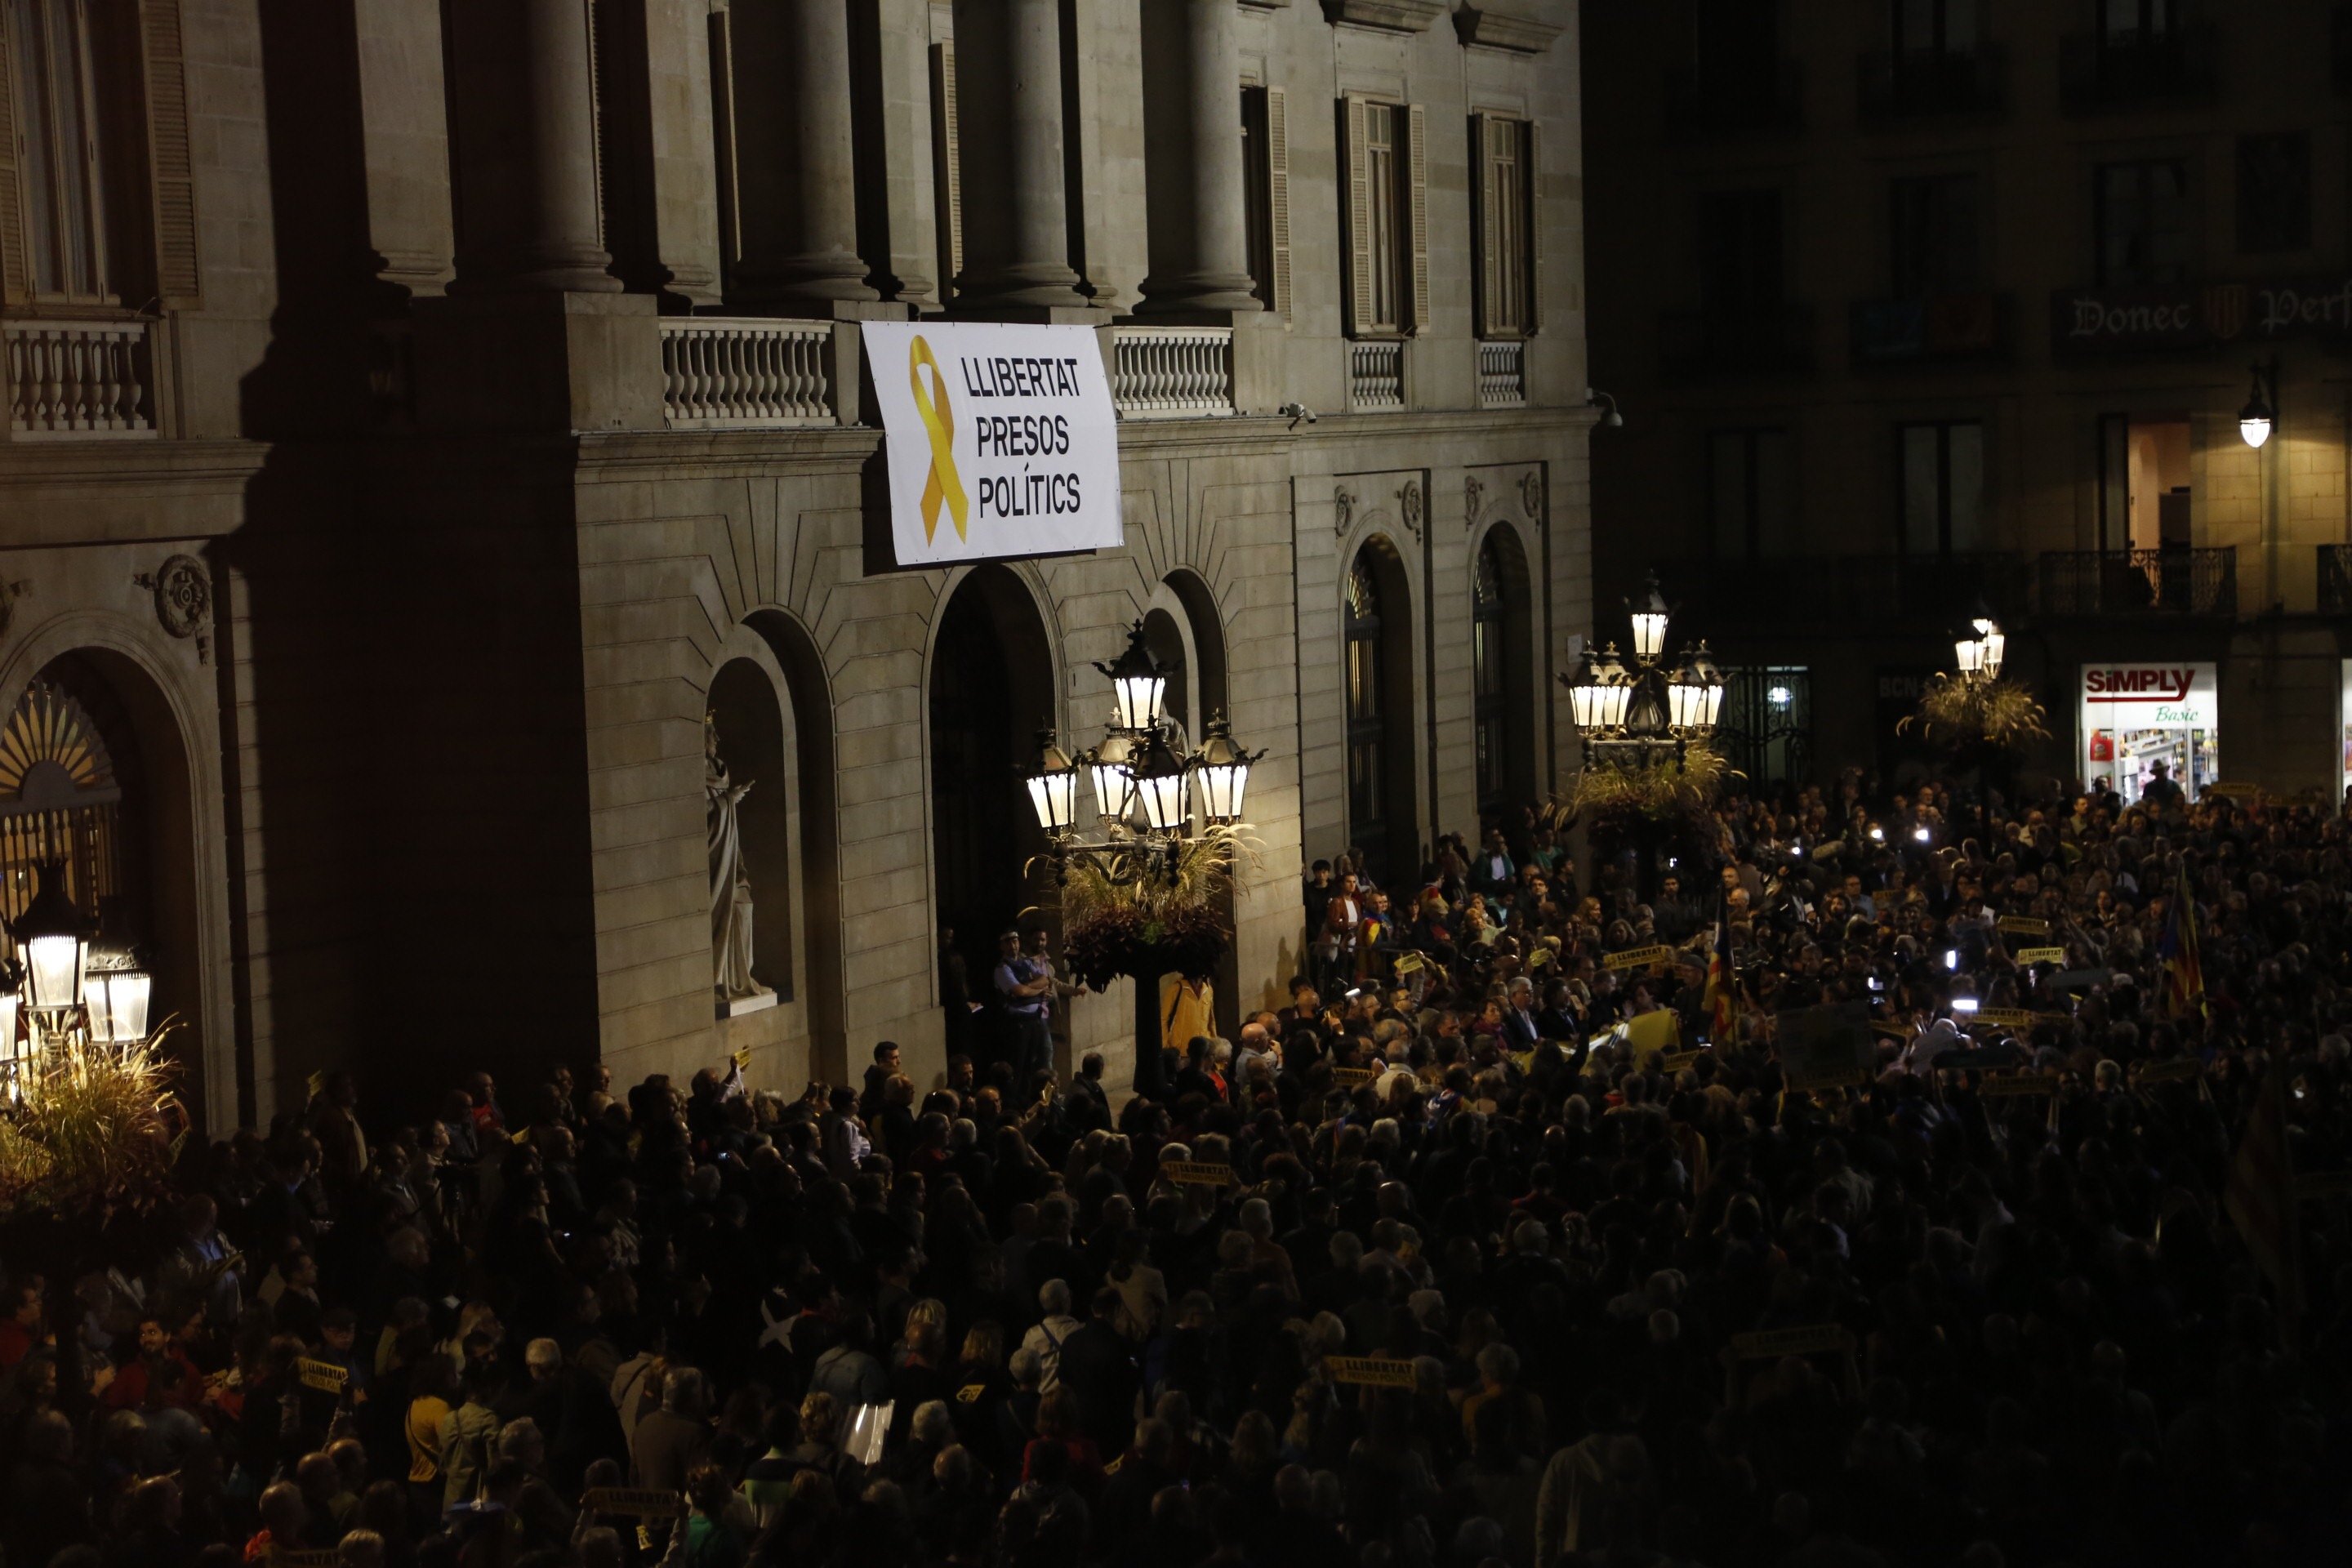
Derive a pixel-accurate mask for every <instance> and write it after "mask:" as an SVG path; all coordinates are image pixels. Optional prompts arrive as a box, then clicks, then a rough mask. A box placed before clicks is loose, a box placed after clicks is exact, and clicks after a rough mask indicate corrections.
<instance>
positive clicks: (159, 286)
mask: <svg viewBox="0 0 2352 1568" xmlns="http://www.w3.org/2000/svg"><path fill="white" fill-rule="evenodd" d="M139 37H140V44H141V52H142V55H143V57H144V58H143V59H142V65H143V67H144V68H145V72H146V81H145V86H146V89H147V194H148V199H149V201H150V203H151V205H152V218H153V223H154V230H153V232H154V236H155V292H156V294H157V295H158V296H160V297H161V300H162V302H163V306H164V308H165V309H167V310H186V309H189V308H192V307H194V305H196V304H197V303H199V302H200V301H201V300H202V299H203V297H204V273H203V270H202V269H201V268H199V267H198V265H197V262H196V172H195V164H194V159H193V158H192V157H191V156H190V154H189V151H188V75H187V67H186V63H185V54H186V50H185V48H184V45H183V43H182V34H181V30H180V0H140V4H139ZM10 129H11V130H14V129H15V128H14V127H13V126H11V127H10Z"/></svg>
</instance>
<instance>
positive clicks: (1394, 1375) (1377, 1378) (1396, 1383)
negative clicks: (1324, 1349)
mask: <svg viewBox="0 0 2352 1568" xmlns="http://www.w3.org/2000/svg"><path fill="white" fill-rule="evenodd" d="M1323 1366H1324V1369H1325V1370H1326V1371H1328V1372H1329V1373H1330V1374H1331V1378H1332V1381H1333V1382H1335V1383H1361V1384H1370V1385H1371V1386H1372V1387H1374V1388H1411V1387H1412V1363H1411V1362H1409V1361H1403V1360H1401V1359H1399V1358H1398V1357H1395V1356H1370V1355H1327V1356H1325V1357H1324V1358H1323Z"/></svg>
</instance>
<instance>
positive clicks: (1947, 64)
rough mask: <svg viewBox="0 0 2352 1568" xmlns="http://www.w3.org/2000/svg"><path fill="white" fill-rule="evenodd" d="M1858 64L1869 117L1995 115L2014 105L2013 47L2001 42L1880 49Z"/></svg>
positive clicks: (1862, 104)
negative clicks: (1935, 48)
mask: <svg viewBox="0 0 2352 1568" xmlns="http://www.w3.org/2000/svg"><path fill="white" fill-rule="evenodd" d="M1854 65H1855V68H1856V69H1855V75H1856V78H1857V80H1856V83H1855V99H1856V102H1857V105H1858V107H1859V109H1860V111H1861V114H1862V118H1863V119H1864V121H1874V122H1877V123H1881V124H1884V123H1887V122H1891V121H1910V120H1926V119H1931V118H1936V117H1939V116H1947V115H1957V114H1989V113H1993V112H1996V111H1998V110H2002V109H2006V108H2007V107H2008V106H2009V51H2007V50H2006V49H2003V48H2001V47H2000V46H1999V45H1997V44H1985V45H1982V46H1979V47H1977V48H1974V49H1969V50H1966V51H1958V50H1955V51H1942V52H1938V51H1932V50H1922V49H1913V50H1906V51H1905V52H1903V53H1901V54H1896V53H1894V52H1893V51H1891V50H1886V49H1878V50H1874V51H1872V52H1871V53H1869V54H1865V55H1864V56H1862V57H1861V58H1858V59H1857V60H1855V62H1854Z"/></svg>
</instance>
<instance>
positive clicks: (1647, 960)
mask: <svg viewBox="0 0 2352 1568" xmlns="http://www.w3.org/2000/svg"><path fill="white" fill-rule="evenodd" d="M1674 959H1675V950H1674V949H1673V948H1671V947H1668V946H1667V945H1666V944H1665V943H1664V942H1652V943H1651V944H1650V945H1649V946H1647V947H1629V948H1626V949H1624V950H1623V951H1622V952H1612V953H1610V954H1608V955H1607V956H1606V957H1604V958H1602V959H1601V967H1602V968H1604V969H1645V968H1647V967H1649V966H1650V965H1651V964H1654V963H1673V962H1674Z"/></svg>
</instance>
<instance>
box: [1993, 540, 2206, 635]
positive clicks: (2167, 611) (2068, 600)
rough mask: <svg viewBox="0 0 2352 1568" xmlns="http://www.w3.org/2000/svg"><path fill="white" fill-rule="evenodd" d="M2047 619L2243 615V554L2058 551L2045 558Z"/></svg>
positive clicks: (2043, 577)
mask: <svg viewBox="0 0 2352 1568" xmlns="http://www.w3.org/2000/svg"><path fill="white" fill-rule="evenodd" d="M2039 608H2040V609H2041V612H2042V614H2043V615H2044V616H2210V617H2213V618H2216V619H2222V620H2226V619H2230V618H2231V617H2234V616H2236V615H2237V613H2238V552H2237V551H2235V550H2234V549H2231V548H2228V547H2226V546H2225V547H2223V548H2221V549H2213V550H2191V549H2189V548H2187V547H2185V546H2181V547H2176V548H2170V549H2163V550H2053V551H2049V552H2044V553H2043V555H2042V560H2041V602H2040V605H2039Z"/></svg>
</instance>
